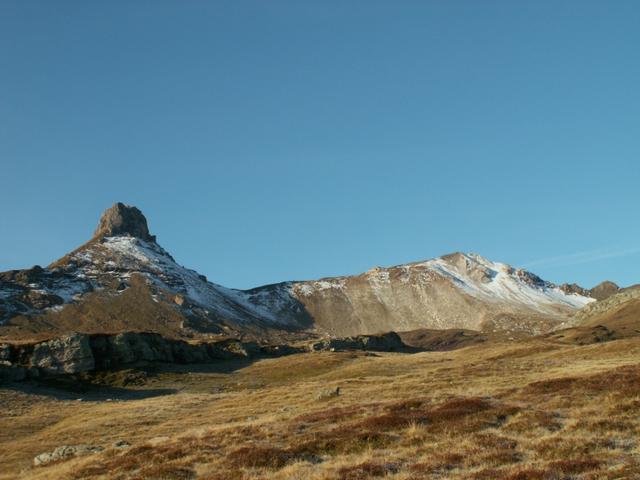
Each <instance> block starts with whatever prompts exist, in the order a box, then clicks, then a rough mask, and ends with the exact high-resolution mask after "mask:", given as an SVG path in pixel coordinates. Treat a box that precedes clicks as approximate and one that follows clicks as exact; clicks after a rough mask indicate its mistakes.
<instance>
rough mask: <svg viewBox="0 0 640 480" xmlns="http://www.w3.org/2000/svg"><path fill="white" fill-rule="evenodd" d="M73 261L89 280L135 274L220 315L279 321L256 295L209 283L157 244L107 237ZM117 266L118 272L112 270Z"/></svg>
mask: <svg viewBox="0 0 640 480" xmlns="http://www.w3.org/2000/svg"><path fill="white" fill-rule="evenodd" d="M73 259H74V260H76V261H77V262H78V264H79V266H80V271H79V272H78V274H79V275H82V274H83V275H85V276H88V277H89V278H97V277H98V275H99V274H101V273H104V272H105V271H106V272H107V273H110V274H112V275H116V276H117V277H118V278H120V279H121V280H126V279H128V278H129V277H130V276H131V274H132V273H141V274H144V275H146V276H147V277H148V278H149V279H150V280H151V281H152V282H153V283H154V284H155V285H156V286H157V287H159V288H161V289H163V290H167V291H170V292H172V293H180V294H182V295H184V296H186V297H187V298H188V299H189V300H190V301H191V302H192V303H194V304H196V305H198V306H200V307H202V308H204V309H207V310H212V311H214V312H215V313H217V314H219V315H222V316H225V317H229V318H233V319H234V320H237V321H246V320H247V319H248V318H253V319H260V320H266V321H270V322H279V321H280V319H279V318H278V317H277V316H276V315H275V314H274V310H272V309H271V308H269V306H268V305H264V304H263V303H262V302H260V301H258V300H259V299H256V296H255V295H251V294H249V293H247V292H245V291H241V290H235V289H231V288H226V287H223V286H221V285H217V284H214V283H211V282H209V281H207V280H206V278H205V277H204V276H202V275H200V274H198V272H196V271H194V270H190V269H188V268H185V267H183V266H181V265H178V264H177V263H176V261H175V260H174V259H173V257H172V256H171V255H170V254H169V253H168V252H167V251H166V250H164V249H163V248H162V247H161V246H160V245H158V244H157V243H155V242H149V241H145V240H142V239H140V238H137V237H132V236H115V237H105V238H104V239H103V240H102V242H101V243H98V244H96V245H94V246H91V247H89V248H88V249H86V250H83V251H81V252H79V253H78V254H76V255H74V257H73ZM116 265H117V266H118V269H117V271H116V270H113V267H115V266H116ZM272 300H273V299H272ZM286 301H287V299H286V295H281V296H280V298H279V302H280V303H281V304H282V305H284V304H285V303H286ZM290 301H291V300H290V299H289V302H290Z"/></svg>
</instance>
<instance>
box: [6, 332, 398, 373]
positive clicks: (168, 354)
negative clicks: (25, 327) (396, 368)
mask: <svg viewBox="0 0 640 480" xmlns="http://www.w3.org/2000/svg"><path fill="white" fill-rule="evenodd" d="M338 350H370V351H385V352H395V351H407V350H408V347H407V346H406V345H405V344H404V343H403V342H402V340H401V339H400V337H399V336H398V335H397V334H396V333H394V332H389V333H385V334H380V335H360V336H357V337H348V338H342V339H339V338H331V339H325V340H322V341H319V342H315V343H313V344H311V345H308V346H292V345H260V344H258V343H256V342H242V341H240V340H235V339H225V340H220V341H217V342H200V343H190V342H186V341H182V340H174V339H169V338H165V337H163V336H162V335H159V334H157V333H148V332H125V333H120V334H116V335H107V334H92V335H88V334H81V333H75V334H73V335H68V336H65V337H61V338H56V339H53V340H49V341H46V342H40V343H36V344H16V345H13V344H0V379H4V380H9V381H20V380H24V379H26V378H36V377H39V376H52V375H64V374H75V373H81V372H87V371H91V370H111V369H118V368H123V367H127V366H132V365H140V364H149V363H178V364H191V363H209V362H216V361H224V360H233V359H257V358H268V357H281V356H284V355H292V354H295V353H302V352H308V351H338Z"/></svg>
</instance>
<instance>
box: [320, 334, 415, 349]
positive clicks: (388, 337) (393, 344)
mask: <svg viewBox="0 0 640 480" xmlns="http://www.w3.org/2000/svg"><path fill="white" fill-rule="evenodd" d="M309 349H310V350H312V351H319V350H329V351H339V350H368V351H372V352H400V351H406V350H408V347H407V345H405V344H404V342H403V341H402V339H401V338H400V336H399V335H398V334H397V333H395V332H388V333H382V334H379V335H356V336H354V337H345V338H328V339H325V340H321V341H319V342H315V343H312V344H311V345H310V346H309Z"/></svg>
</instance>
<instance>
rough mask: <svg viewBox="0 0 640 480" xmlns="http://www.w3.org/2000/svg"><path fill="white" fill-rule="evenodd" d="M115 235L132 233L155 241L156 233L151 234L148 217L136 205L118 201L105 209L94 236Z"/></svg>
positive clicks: (143, 238)
mask: <svg viewBox="0 0 640 480" xmlns="http://www.w3.org/2000/svg"><path fill="white" fill-rule="evenodd" d="M115 235H132V236H134V237H138V238H140V239H142V240H147V241H150V242H154V241H155V239H156V237H155V235H151V234H149V227H148V226H147V219H146V218H145V216H144V215H143V214H142V212H141V211H140V210H139V209H137V208H136V207H132V206H129V205H125V204H124V203H120V202H118V203H116V204H115V205H113V206H112V207H111V208H108V209H107V210H105V212H104V213H103V214H102V216H101V217H100V223H99V224H98V228H97V229H96V231H95V233H94V237H113V236H115Z"/></svg>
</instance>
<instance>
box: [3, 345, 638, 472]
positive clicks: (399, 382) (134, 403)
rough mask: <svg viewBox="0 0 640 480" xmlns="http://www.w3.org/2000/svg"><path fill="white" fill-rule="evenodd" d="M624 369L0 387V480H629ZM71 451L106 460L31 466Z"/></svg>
mask: <svg viewBox="0 0 640 480" xmlns="http://www.w3.org/2000/svg"><path fill="white" fill-rule="evenodd" d="M639 360H640V338H638V337H634V338H627V339H621V340H616V341H611V342H605V343H596V344H593V345H584V346H576V345H567V344H562V343H559V342H557V341H554V340H552V339H541V338H537V339H531V340H525V341H519V342H512V343H491V342H489V343H486V344H481V345H472V346H470V347H467V348H463V349H460V350H455V351H448V352H424V353H417V354H400V353H398V354H392V353H384V354H375V355H372V354H365V353H362V352H359V353H349V352H343V353H338V352H335V353H329V352H324V353H309V354H299V355H293V356H290V357H283V358H279V359H269V360H261V361H257V362H255V363H248V362H247V363H244V364H243V363H238V364H225V365H220V366H214V367H210V366H209V367H205V366H202V367H201V368H191V369H179V368H177V367H174V368H171V369H169V368H166V369H163V370H158V371H150V372H148V374H147V377H146V380H144V383H143V384H141V385H136V386H132V385H127V386H125V387H122V381H123V380H122V379H123V378H125V379H126V378H136V376H135V375H133V376H132V372H120V373H115V374H109V375H102V376H95V377H92V378H85V379H84V380H85V381H89V380H91V381H92V382H94V383H99V382H103V383H109V386H108V387H104V388H102V389H98V388H95V387H94V388H89V389H88V390H86V391H83V392H79V393H73V392H69V391H68V390H62V389H60V388H53V387H51V386H48V387H44V386H37V387H36V386H28V385H18V384H16V385H13V386H11V387H6V386H5V387H2V388H0V399H1V401H2V405H3V407H2V414H1V416H0V452H2V454H1V455H0V478H1V479H15V478H21V479H22V478H23V479H73V480H80V479H89V478H92V479H106V478H109V479H123V480H124V479H137V480H142V479H167V480H168V479H192V478H193V479H203V480H223V479H224V480H227V479H228V480H234V479H238V480H240V479H300V480H302V479H311V480H320V479H325V480H326V479H341V480H356V479H374V478H386V479H394V480H406V479H421V478H439V479H478V480H484V479H488V480H489V479H496V480H535V479H548V480H552V479H594V480H595V479H633V478H640V445H639V444H638V440H639V438H640V435H639V434H640V362H639ZM141 378H143V379H144V376H142V377H141ZM118 382H120V385H121V386H120V388H116V387H114V385H116V384H118ZM125 383H126V382H125ZM338 386H339V387H340V388H341V394H340V395H339V396H326V397H319V396H318V392H320V391H322V390H324V389H329V388H335V387H338ZM107 397H109V399H108V400H109V401H107ZM78 399H81V400H82V401H79V400H78ZM117 440H126V441H128V442H130V443H131V447H130V448H126V449H116V448H112V447H110V446H111V445H113V443H114V442H115V441H117ZM77 444H91V445H99V446H103V447H105V450H104V451H103V452H101V453H97V454H94V455H89V456H85V457H79V458H72V459H69V460H66V461H61V462H58V463H54V464H50V465H47V466H43V467H33V466H32V459H33V457H34V456H35V455H37V454H39V453H41V452H44V451H49V450H52V449H53V448H55V447H57V446H60V445H77Z"/></svg>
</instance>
